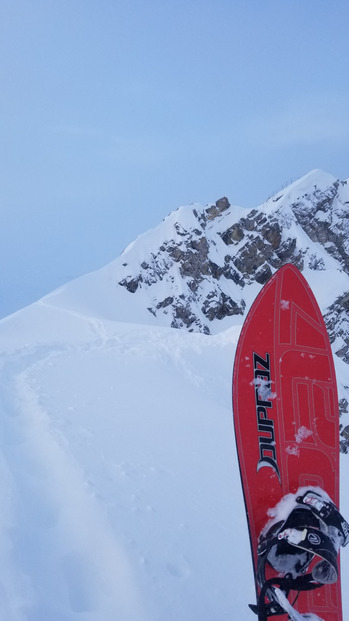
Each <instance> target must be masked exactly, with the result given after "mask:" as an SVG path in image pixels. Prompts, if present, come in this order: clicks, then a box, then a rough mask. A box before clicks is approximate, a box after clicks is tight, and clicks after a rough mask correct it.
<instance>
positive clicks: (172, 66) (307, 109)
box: [0, 0, 349, 315]
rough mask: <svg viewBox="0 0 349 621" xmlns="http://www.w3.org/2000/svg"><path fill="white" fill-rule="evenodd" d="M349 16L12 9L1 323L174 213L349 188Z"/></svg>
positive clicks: (1, 101)
mask: <svg viewBox="0 0 349 621" xmlns="http://www.w3.org/2000/svg"><path fill="white" fill-rule="evenodd" d="M348 7H349V3H348V2H347V0H335V2H330V1H329V0H216V1H214V0H0V84H1V97H0V179H1V183H0V226H1V228H0V270H1V271H0V315H2V314H5V313H9V312H11V311H13V310H15V309H17V308H18V307H21V306H24V305H26V304H28V303H29V302H31V301H33V300H35V299H37V298H38V297H40V296H41V295H43V294H45V293H47V292H49V291H50V290H52V289H53V288H55V287H57V286H59V285H61V284H62V283H64V282H66V281H68V280H70V279H72V278H74V277H76V276H78V275H80V274H82V273H86V272H88V271H91V270H92V269H97V268H98V267H101V266H102V265H104V264H105V263H107V262H108V261H110V260H112V259H114V258H116V257H117V256H118V255H119V254H120V253H121V251H122V250H123V248H124V247H125V246H126V245H127V244H128V243H129V242H130V241H132V240H133V239H134V238H135V237H136V236H137V235H138V234H140V233H143V232H144V231H146V230H147V229H149V228H152V227H153V226H155V225H156V224H158V222H159V221H160V220H162V219H163V218H164V217H165V216H166V215H167V214H168V213H169V212H170V211H172V210H173V209H176V208H177V207H178V206H180V205H183V204H188V203H190V202H202V203H208V202H210V201H215V200H216V199H218V198H220V197H221V196H223V195H226V196H228V198H229V200H230V202H231V203H233V204H239V205H241V206H246V207H251V206H254V205H257V204H259V203H261V202H263V200H264V199H265V198H266V197H267V196H268V195H269V194H271V193H272V192H273V191H274V190H277V189H278V188H280V187H281V186H282V185H283V184H284V183H285V182H286V181H287V180H289V179H291V178H295V177H299V176H301V175H303V174H306V173H307V172H309V171H310V170H311V169H313V168H322V169H324V170H326V171H327V172H330V173H332V174H334V175H336V176H338V177H339V178H341V179H344V178H347V177H349V159H348V153H349V84H348V81H349V80H348V75H349V71H348V60H349V37H348V26H349V8H348Z"/></svg>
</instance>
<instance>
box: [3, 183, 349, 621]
mask: <svg viewBox="0 0 349 621" xmlns="http://www.w3.org/2000/svg"><path fill="white" fill-rule="evenodd" d="M315 179H316V183H315V182H314V180H315ZM320 180H321V183H320ZM308 181H309V179H308ZM310 181H311V183H312V184H313V185H316V186H317V189H316V191H317V192H319V193H320V194H319V196H320V195H321V197H322V198H321V200H325V198H323V197H324V196H327V199H328V200H331V201H332V202H331V205H332V207H331V209H332V211H331V212H327V211H326V213H325V211H322V212H321V210H320V209H318V210H317V211H315V213H313V214H312V216H311V217H309V218H308V219H306V222H305V223H304V222H303V224H302V225H300V224H299V220H300V219H302V218H303V220H304V218H305V216H304V214H305V213H306V210H307V209H309V210H310V211H311V209H312V208H311V205H312V204H313V203H312V201H313V195H314V193H313V194H311V193H309V190H308V189H307V188H308V187H309V184H308V182H306V180H303V181H302V182H298V189H297V183H296V184H294V185H293V186H291V187H290V188H288V189H286V190H285V191H284V193H283V194H282V195H281V194H280V195H276V196H275V197H273V198H272V199H270V200H269V201H268V202H267V203H266V204H265V205H264V206H261V207H260V208H258V209H256V210H254V211H253V212H248V211H245V210H243V209H239V208H230V207H229V205H228V202H227V201H226V200H223V201H217V203H216V204H214V205H211V206H209V207H205V208H203V207H199V206H190V207H184V208H181V209H180V210H178V211H177V212H175V213H174V214H171V215H170V216H169V217H168V218H167V219H165V221H164V222H163V223H161V224H160V225H159V227H157V229H155V230H154V231H151V232H149V233H147V234H145V235H144V236H142V237H140V238H138V239H137V240H136V241H135V242H134V244H133V245H131V246H130V247H129V248H128V249H126V251H125V252H124V254H123V255H122V256H121V257H120V258H119V259H117V260H116V261H115V262H113V263H112V264H110V265H108V266H106V267H105V268H104V269H103V270H100V271H98V272H94V273H93V274H89V275H87V276H86V277H84V278H81V279H79V280H77V281H74V282H72V283H70V284H68V285H67V286H66V287H63V288H62V289H60V290H58V291H55V292H53V293H52V294H51V295H49V296H46V297H45V298H43V299H42V300H40V301H39V302H37V303H36V304H33V305H31V306H30V307H28V308H26V309H24V310H22V311H20V312H18V313H16V314H14V315H11V316H10V317H8V318H6V319H4V320H2V321H0V343H1V348H0V352H1V353H0V373H1V384H0V408H1V419H0V442H1V451H0V480H1V485H0V553H1V564H0V621H24V620H25V621H48V620H49V621H101V620H103V621H115V620H116V619H117V620H118V621H164V620H165V619H166V621H178V619H181V621H192V620H193V619H200V621H212V619H215V618H217V619H221V620H222V621H225V620H226V621H228V620H229V621H230V620H231V619H249V618H251V621H252V619H253V614H252V613H251V612H250V611H249V610H248V608H247V603H249V602H252V601H253V600H254V589H253V581H252V571H251V561H250V550H249V542H248V537H247V529H246V523H245V512H244V505H243V500H242V495H241V490H240V478H239V472H238V466H237V461H236V452H235V440H234V434H233V429H232V417H231V373H232V365H233V359H234V353H235V347H236V342H237V338H238V335H239V331H240V327H241V323H242V321H243V314H240V313H242V312H243V313H245V312H246V310H247V308H248V306H249V304H250V302H251V301H252V298H253V297H254V295H255V294H256V293H257V291H258V290H259V288H260V287H261V285H262V281H263V279H264V278H265V277H266V276H265V275H266V273H267V271H268V270H267V267H268V266H269V268H270V270H271V271H272V270H274V269H276V268H277V266H278V265H277V263H278V261H281V258H280V256H279V255H280V254H281V253H282V252H284V253H285V252H286V249H287V248H289V252H291V251H290V248H291V250H292V253H291V255H288V258H289V259H291V258H292V257H294V258H295V260H297V261H298V264H299V265H300V266H301V267H302V265H301V261H303V269H304V271H305V273H306V276H307V277H308V278H309V281H310V282H311V285H312V287H313V288H314V291H315V293H316V295H317V297H318V299H319V301H320V303H321V304H322V308H323V309H328V313H329V319H328V321H329V323H330V324H331V326H332V330H333V334H334V335H335V340H334V348H335V349H336V348H337V347H338V348H342V349H343V348H344V354H343V355H341V357H340V356H335V358H336V366H337V374H338V379H339V382H340V385H341V386H344V384H345V382H346V381H347V379H346V378H347V377H348V373H347V369H348V366H347V364H346V362H345V355H346V354H345V339H346V338H347V332H346V327H345V313H344V311H343V314H342V316H341V315H340V311H339V309H338V307H337V304H338V303H337V302H336V299H337V298H338V296H339V297H340V296H342V297H340V299H341V303H340V304H341V305H342V306H341V308H343V309H345V308H346V306H345V305H346V304H347V302H346V301H345V292H346V291H347V290H348V289H349V287H347V278H348V275H347V274H348V271H347V266H346V265H345V263H344V259H340V257H339V256H337V255H336V253H337V254H338V252H342V249H338V248H336V249H333V248H332V246H330V241H327V242H325V245H324V243H322V242H320V241H316V240H313V239H311V235H312V236H314V235H315V233H316V231H317V230H318V229H317V228H316V227H315V228H314V231H315V232H314V231H312V230H311V229H310V228H309V227H311V226H312V223H313V222H314V218H315V219H316V220H317V221H319V222H323V223H324V224H323V230H324V231H325V232H326V231H327V236H329V235H330V234H331V235H332V232H333V230H335V227H337V229H336V230H337V233H336V234H337V236H338V235H340V234H341V232H340V231H341V227H343V226H344V222H345V220H344V216H343V217H342V216H341V217H339V214H340V212H341V210H343V213H344V210H345V209H346V207H345V204H344V203H345V200H344V199H345V198H346V194H345V193H346V192H347V186H346V184H345V183H343V184H341V183H339V182H335V181H331V178H330V180H328V178H327V176H326V175H324V174H323V173H319V172H316V173H311V175H310ZM300 183H303V184H304V183H305V187H304V188H303V189H302V190H301V192H304V193H305V194H304V196H303V195H302V196H303V198H302V203H304V209H303V208H302V210H301V215H299V214H297V207H296V204H297V201H298V202H299V200H300V199H299V198H297V196H298V195H299V193H300V189H299V188H300V186H299V184H300ZM331 184H332V185H331ZM336 185H337V190H336V194H335V195H333V198H331V199H329V195H330V196H332V192H333V190H331V191H330V190H329V188H332V187H334V186H336ZM308 193H309V198H307V195H308ZM288 195H290V196H291V199H289V196H288ZM334 196H336V197H337V198H335V197H334ZM304 197H305V198H304ZM282 204H283V209H282V210H281V206H282ZM317 204H318V203H317ZM279 209H280V210H281V211H280V212H279V211H278V210H279ZM318 211H319V212H320V213H318ZM329 213H330V215H329ZM276 214H277V220H275V221H274V220H273V218H276ZM281 214H283V217H284V225H283V226H281V225H280V224H279V227H280V230H279V229H278V228H277V225H276V222H278V223H279V219H280V218H281V217H282V215H281ZM333 214H337V216H335V215H333ZM263 218H265V220H263ZM321 218H322V220H321ZM273 223H274V224H273ZM267 224H270V226H269V228H268V226H267ZM273 227H274V228H273ZM299 227H301V228H299ZM305 227H308V233H306V232H304V231H305ZM302 231H303V232H302ZM199 233H200V234H199ZM290 235H291V236H292V235H294V236H296V244H295V245H294V244H293V245H292V244H291V246H289V245H288V244H289V242H288V241H287V240H288V239H293V237H290ZM202 240H206V242H207V244H206V242H205V241H202ZM260 240H264V242H265V243H264V244H262V243H261V241H260ZM268 240H269V241H268ZM268 244H269V246H270V247H271V248H269V246H268ZM326 244H327V246H326ZM207 245H208V248H207ZM344 245H345V242H343V247H344ZM255 246H256V247H257V248H259V250H258V252H254V248H255ZM325 246H326V247H325ZM176 248H177V250H176ZM326 248H327V249H326ZM331 248H332V249H331ZM265 253H268V254H269V259H268V261H267V259H266V258H264V262H262V263H260V264H258V265H257V264H256V265H255V269H254V270H253V269H252V267H251V264H250V262H249V261H250V259H251V261H256V260H258V261H259V260H260V259H261V257H262V256H263V257H265ZM278 253H279V255H278ZM246 255H248V257H249V258H250V259H249V260H247V259H246ZM313 255H315V258H313ZM226 257H230V258H226ZM251 257H252V258H251ZM297 257H298V259H297ZM320 259H322V260H323V264H322V263H321V261H320V264H321V266H322V267H323V265H324V266H325V270H326V271H325V270H324V269H322V270H319V269H314V267H317V268H318V267H319V263H318V262H317V261H318V260H320ZM341 260H342V264H341V263H340V261H341ZM125 264H126V265H125ZM200 266H201V267H200ZM239 266H241V267H242V266H244V268H243V269H240V267H239ZM195 270H196V271H195ZM222 270H223V271H222ZM341 270H342V271H341ZM263 274H264V276H262V275H263ZM140 275H141V278H140ZM153 280H154V282H153ZM132 281H134V284H130V283H131V282H132ZM119 283H121V284H119ZM136 284H137V286H136ZM229 286H230V288H229ZM132 289H134V292H133V293H132ZM213 292H214V293H213ZM223 294H224V295H226V296H228V297H229V300H225V299H224V296H223ZM181 296H182V297H181ZM183 296H184V297H183ZM215 296H216V297H215ZM343 296H344V297H343ZM166 298H173V301H171V302H168V303H167V304H163V305H160V306H159V303H160V302H164V300H166ZM214 300H216V301H217V300H218V302H217V304H216V303H214V302H213V301H214ZM205 302H207V303H206V305H205ZM233 302H234V303H235V304H236V306H235V305H234V304H233ZM180 303H183V305H184V306H183V307H184V308H188V309H189V310H188V313H192V314H194V315H195V318H194V319H193V321H192V322H191V323H188V325H186V323H185V322H186V321H187V318H188V315H186V314H185V312H184V311H183V312H182V311H179V310H178V305H179V304H180ZM332 303H333V304H334V306H333V307H332V306H331V304H332ZM210 304H211V306H210ZM219 305H220V306H219ZM158 306H159V308H157V307H158ZM202 307H204V310H202ZM148 308H150V309H151V311H149V310H148ZM219 308H221V311H218V310H217V309H219ZM176 309H177V310H176ZM224 310H225V311H227V314H226V316H224V314H223V311H224ZM229 313H233V314H229ZM221 315H222V318H220V317H221ZM211 316H212V319H210V317H211ZM340 316H341V317H342V323H341V326H342V327H341V330H342V332H341V333H339V332H337V325H338V323H339V322H338V321H337V320H338V318H339V317H340ZM190 318H191V316H190ZM175 319H177V321H178V325H179V324H180V322H182V324H181V325H182V327H185V328H186V329H184V330H174V329H172V328H171V327H170V326H171V323H172V322H173V321H174V320H175ZM205 326H207V327H208V328H209V330H210V332H211V335H208V334H207V332H208V330H205ZM192 329H195V330H196V331H193V332H189V330H192ZM347 459H348V458H347V456H346V455H342V460H343V465H344V466H346V460H347ZM347 470H348V469H347V468H346V467H344V468H342V480H341V495H342V507H341V509H342V512H343V514H344V515H345V516H346V517H348V515H349V497H348V493H347V490H348V484H349V481H348V476H347ZM348 564H349V554H348V553H347V551H346V550H344V552H343V554H342V568H343V576H344V585H345V580H346V578H345V576H346V575H348ZM343 592H344V618H346V617H348V616H349V596H348V595H347V594H346V591H345V589H343Z"/></svg>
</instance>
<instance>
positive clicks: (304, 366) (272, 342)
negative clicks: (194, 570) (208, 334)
mask: <svg viewBox="0 0 349 621" xmlns="http://www.w3.org/2000/svg"><path fill="white" fill-rule="evenodd" d="M233 411H234V427H235V435H236V443H237V450H238V458H239V464H240V473H241V480H242V487H243V493H244V499H245V505H246V513H247V520H248V528H249V535H250V542H251V550H252V560H253V568H254V575H255V584H256V595H257V602H258V598H259V597H260V591H261V584H260V582H259V581H258V563H259V559H258V556H259V554H258V544H260V535H261V533H262V532H263V529H264V531H265V527H266V523H267V522H268V520H270V517H271V514H270V510H271V509H273V507H275V506H276V505H277V504H278V503H280V501H281V500H282V499H283V498H284V497H285V496H286V495H287V494H294V495H296V496H297V493H298V490H299V489H300V488H302V489H303V490H305V489H310V490H312V489H313V490H319V489H321V490H324V491H325V492H326V493H327V494H328V496H329V497H330V499H331V500H332V501H333V503H334V505H336V507H338V505H339V412H338V398H337V387H336V378H335V370H334V364H333V358H332V352H331V347H330V342H329V339H328V335H327V331H326V327H325V323H324V320H323V317H322V314H321V311H320V309H319V307H318V304H317V302H316V300H315V297H314V295H313V293H312V291H311V289H310V287H309V285H308V283H307V282H306V280H305V279H304V277H303V276H302V274H301V273H300V272H299V270H298V269H296V268H295V267H294V266H293V265H285V266H284V267H282V268H281V269H280V270H279V271H278V272H276V273H275V274H274V276H273V277H272V278H271V279H270V281H269V282H268V283H267V284H266V285H265V286H264V287H263V289H262V291H261V292H260V294H259V295H258V297H257V299H256V300H255V302H254V304H253V305H252V307H251V309H250V311H249V313H248V316H247V318H246V321H245V323H244V326H243V328H242V332H241V336H240V339H239V343H238V347H237V351H236V357H235V363H234V375H233ZM310 497H311V496H309V497H307V499H306V500H301V501H300V502H301V503H302V502H303V504H304V505H305V503H306V502H307V503H308V508H309V507H310V508H313V507H314V510H315V509H316V508H317V507H320V505H321V502H322V503H323V505H326V506H327V504H328V506H330V504H331V503H326V499H325V500H323V498H321V500H320V501H319V502H320V504H318V505H317V501H316V500H314V495H313V500H311V499H310ZM286 498H288V497H287V496H286ZM315 498H317V496H316V492H315ZM309 503H310V504H309ZM311 503H313V504H311ZM331 507H332V505H331ZM301 508H302V507H301ZM320 509H321V507H320ZM320 509H319V511H320ZM321 510H322V509H321ZM319 515H320V513H319ZM338 515H339V514H338ZM336 519H337V517H336ZM339 519H342V518H341V516H340V515H339ZM339 523H340V524H341V525H342V527H343V528H342V531H343V529H344V535H343V536H344V539H346V533H345V529H346V526H345V524H346V523H345V521H343V522H339ZM286 530H287V529H286ZM286 530H284V531H283V532H282V533H281V535H280V533H279V534H278V539H279V540H280V539H282V538H284V539H286V541H287V542H290V543H292V539H291V535H290V533H289V532H288V531H290V530H292V528H291V529H288V531H287V532H286ZM342 531H341V532H342ZM302 532H306V530H304V531H302V530H295V529H293V534H292V533H291V534H292V536H293V537H294V533H296V534H297V533H302ZM309 532H310V531H309ZM316 532H317V531H316V530H315V535H314V533H313V540H315V539H316ZM297 536H298V535H297ZM301 536H303V535H299V537H301ZM304 536H305V535H304ZM308 537H309V540H310V535H309V533H308ZM346 543H347V541H346ZM297 545H299V546H300V548H301V550H303V554H304V551H306V550H307V548H306V547H304V546H305V544H304V543H302V542H301V543H299V542H298V544H297ZM341 545H343V543H341ZM344 545H345V544H344ZM260 546H261V544H260ZM302 546H303V547H302ZM326 546H327V543H326V544H323V548H326ZM326 549H327V548H326ZM308 552H309V550H308ZM308 552H305V554H307V553H308ZM310 552H311V550H310ZM336 552H337V550H336ZM326 555H327V551H326V550H325V553H324V554H320V557H321V558H323V559H324V558H325V559H327V558H328V559H330V562H329V563H327V565H326V568H327V569H329V571H332V572H333V574H332V578H333V575H335V572H336V570H337V571H338V574H337V575H338V579H337V580H336V582H334V583H332V584H328V583H327V584H326V585H325V586H322V587H321V588H316V589H315V590H306V591H301V592H300V594H299V597H298V598H297V602H296V603H295V604H294V608H295V609H296V610H297V611H299V613H300V614H301V613H303V614H304V613H307V612H311V613H313V615H314V616H313V618H314V619H315V618H317V617H316V615H318V617H319V618H321V619H325V620H326V621H342V605H341V588H340V571H339V566H338V567H337V566H336V562H335V561H333V564H332V565H331V562H332V560H333V554H332V556H331V555H327V556H326ZM330 556H331V558H330ZM317 560H319V559H317ZM326 562H327V561H326ZM338 563H339V559H338ZM267 565H268V564H267ZM309 566H310V568H311V564H310V562H309ZM266 571H267V573H268V575H267V577H268V578H270V577H275V578H277V576H278V575H279V576H280V573H278V572H277V571H275V570H273V568H272V567H270V566H268V568H267V570H266ZM276 583H277V580H276ZM277 586H278V585H277V584H276V587H277ZM269 593H271V591H269ZM296 595H297V594H296V593H295V594H294V597H296ZM252 608H253V607H252ZM254 608H255V612H256V613H257V614H258V611H257V606H255V607H254ZM270 614H271V613H270ZM277 614H280V615H281V616H280V617H278V618H280V619H282V621H284V620H285V619H287V618H288V617H287V614H286V613H285V612H284V611H279V612H277ZM296 614H298V613H296V612H295V615H296ZM251 616H252V615H251ZM298 616H299V615H298ZM260 618H262V617H260ZM263 618H264V617H263ZM265 618H267V617H265ZM291 618H292V617H291ZM294 618H298V617H297V616H295V617H294ZM310 618H311V617H310Z"/></svg>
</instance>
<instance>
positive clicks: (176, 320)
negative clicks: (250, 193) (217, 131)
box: [118, 171, 349, 450]
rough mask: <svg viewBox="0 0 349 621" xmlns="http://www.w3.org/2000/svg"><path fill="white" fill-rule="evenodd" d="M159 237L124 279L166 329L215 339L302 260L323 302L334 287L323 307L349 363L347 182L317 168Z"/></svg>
mask: <svg viewBox="0 0 349 621" xmlns="http://www.w3.org/2000/svg"><path fill="white" fill-rule="evenodd" d="M155 232H156V236H154V238H153V240H152V243H151V244H149V243H148V244H147V248H150V247H151V250H148V251H147V250H143V249H142V248H141V240H140V243H139V245H138V246H137V253H138V254H137V256H138V255H139V256H141V259H140V260H139V259H138V258H137V261H135V260H134V255H133V254H132V252H133V249H131V250H130V251H129V252H127V251H126V252H125V253H124V254H123V255H122V259H123V260H124V261H123V264H122V270H121V271H120V277H119V278H118V283H119V285H120V286H122V287H124V288H125V289H126V290H127V291H128V292H129V293H130V294H132V295H136V296H141V297H140V298H139V299H142V300H143V299H144V304H145V307H146V308H147V309H148V311H149V312H150V313H151V314H152V315H153V316H155V317H156V319H157V320H158V321H159V323H160V324H163V325H168V326H172V327H174V328H184V329H187V330H189V331H200V332H203V333H205V334H210V333H212V332H217V331H220V330H223V329H225V328H227V327H229V326H231V325H234V324H242V322H243V319H244V315H245V313H246V311H247V310H248V308H249V306H250V304H251V302H252V300H253V299H254V297H255V295H256V294H257V293H258V290H259V289H260V288H261V286H262V285H264V284H265V283H266V282H267V281H268V280H269V278H270V277H271V276H272V274H273V273H274V272H275V271H276V270H277V269H278V268H280V267H281V266H282V265H284V264H285V263H293V264H294V265H296V266H297V267H298V268H299V269H300V270H301V271H305V272H306V277H307V279H308V280H309V283H310V285H311V286H312V288H314V285H315V289H314V292H315V295H317V297H319V293H320V294H321V292H322V286H321V284H322V283H323V288H324V289H325V290H326V292H327V289H328V292H329V293H328V295H326V296H322V297H325V303H323V304H322V311H323V313H324V317H325V321H326V323H327V326H328V330H329V335H330V339H331V342H332V343H333V351H334V353H335V354H336V355H337V356H338V357H339V358H341V359H342V361H343V362H344V363H347V364H349V319H348V316H349V185H348V183H347V181H339V180H337V179H335V178H333V177H331V176H330V175H327V174H326V173H321V171H314V172H313V173H310V174H309V175H307V176H306V177H304V178H303V179H301V180H299V182H296V183H294V184H292V185H291V186H289V187H288V188H286V189H285V190H284V191H283V192H280V193H278V194H276V195H275V196H273V197H271V198H270V199H268V201H266V203H265V204H264V205H262V206H260V207H258V208H256V209H251V210H249V211H248V210H246V209H242V208H239V207H232V206H231V205H230V203H229V201H228V199H227V198H226V197H223V198H221V199H219V200H217V201H216V203H214V204H211V205H208V206H206V207H201V206H199V205H194V206H188V207H182V208H180V209H179V210H177V211H176V212H173V213H172V214H170V216H168V218H166V219H165V220H164V222H163V223H162V224H161V225H160V226H159V227H157V229H155V230H154V235H155ZM150 234H152V232H150ZM137 241H138V240H136V242H135V245H136V244H137ZM320 274H321V276H320ZM312 275H314V277H313V276H312ZM313 282H314V284H313ZM339 282H340V283H341V284H340V286H339V285H338V287H339V288H338V287H337V283H339ZM316 288H317V289H316ZM252 292H253V294H252ZM142 296H143V297H142ZM320 297H321V295H320ZM348 384H349V381H348ZM345 400H346V398H345V399H344V401H342V404H344V403H345ZM348 400H349V388H348ZM348 400H347V401H346V403H348ZM343 407H344V406H343ZM342 434H343V437H342V448H343V447H349V426H348V427H347V428H344V429H343V430H342ZM343 450H344V448H343Z"/></svg>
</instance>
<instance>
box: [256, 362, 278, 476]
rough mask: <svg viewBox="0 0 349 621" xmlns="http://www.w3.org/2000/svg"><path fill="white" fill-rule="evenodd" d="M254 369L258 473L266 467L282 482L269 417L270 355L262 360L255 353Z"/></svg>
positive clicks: (272, 427) (273, 432) (271, 422)
mask: <svg viewBox="0 0 349 621" xmlns="http://www.w3.org/2000/svg"><path fill="white" fill-rule="evenodd" d="M253 368H254V386H255V397H256V415H257V429H258V433H259V434H260V435H259V436H258V443H259V460H258V464H257V471H258V470H260V469H261V468H263V467H264V466H267V467H269V468H272V469H273V470H274V472H275V473H276V474H277V476H278V479H279V481H280V482H281V479H280V470H279V466H278V464H277V455H276V444H275V429H274V421H273V419H272V418H269V417H268V409H269V408H272V407H273V404H272V401H271V400H270V394H271V391H270V386H271V378H270V355H269V354H265V358H262V356H259V355H258V354H256V353H253Z"/></svg>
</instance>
